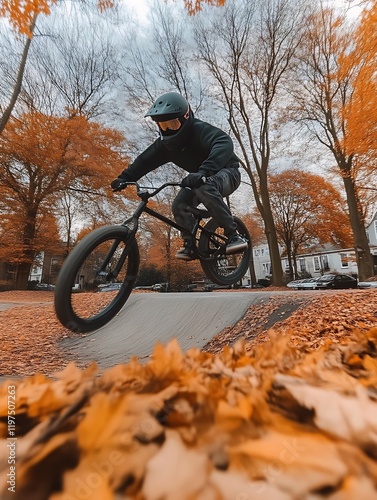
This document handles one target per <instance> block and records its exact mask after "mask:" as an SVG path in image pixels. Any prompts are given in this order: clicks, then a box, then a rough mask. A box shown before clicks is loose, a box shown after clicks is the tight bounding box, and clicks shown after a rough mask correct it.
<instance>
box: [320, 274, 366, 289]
mask: <svg viewBox="0 0 377 500" xmlns="http://www.w3.org/2000/svg"><path fill="white" fill-rule="evenodd" d="M316 287H317V289H318V290H326V289H337V290H339V289H344V288H357V279H355V278H353V277H352V276H349V275H348V274H324V275H323V276H321V277H320V278H319V279H318V281H317V284H316Z"/></svg>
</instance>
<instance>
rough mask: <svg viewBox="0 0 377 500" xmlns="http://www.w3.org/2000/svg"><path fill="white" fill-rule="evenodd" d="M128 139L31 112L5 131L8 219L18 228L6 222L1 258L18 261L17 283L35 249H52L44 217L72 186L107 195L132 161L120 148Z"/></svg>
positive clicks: (2, 184) (23, 281)
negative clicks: (41, 225) (41, 224)
mask: <svg viewBox="0 0 377 500" xmlns="http://www.w3.org/2000/svg"><path fill="white" fill-rule="evenodd" d="M123 141H124V139H123V137H122V136H121V135H120V134H119V133H117V132H115V131H113V130H111V129H106V128H104V127H102V126H100V125H98V124H95V123H90V122H88V121H87V120H86V119H85V118H84V117H78V116H77V117H73V118H69V119H65V118H56V117H51V116H46V115H43V114H40V113H30V114H27V115H23V116H21V117H20V119H11V120H10V121H9V123H8V126H7V128H6V129H5V130H4V132H3V134H2V135H1V136H0V166H1V169H0V189H1V192H2V195H3V196H2V200H3V202H2V209H3V211H5V212H6V213H7V214H8V218H7V220H6V221H5V222H8V223H9V226H10V227H13V228H14V229H13V231H12V234H10V233H9V232H6V231H4V225H3V224H2V230H3V239H2V244H1V257H2V260H4V261H8V262H12V263H14V264H17V266H18V274H17V287H18V288H25V287H26V285H27V279H28V276H29V271H30V265H31V263H32V261H33V258H34V256H35V254H36V252H38V251H39V250H48V243H49V242H48V237H47V238H46V245H45V244H44V239H45V238H44V236H45V235H44V234H43V233H41V231H38V226H39V221H44V220H47V219H46V218H47V216H48V214H50V213H54V209H55V206H56V204H57V201H58V199H59V198H60V197H61V196H62V195H63V193H64V192H66V190H67V189H81V188H83V187H84V188H85V189H87V188H88V187H90V188H91V189H92V190H96V191H98V193H100V194H101V193H102V194H104V193H107V194H108V184H109V182H110V180H111V179H112V178H113V177H114V175H116V174H117V173H118V171H119V168H122V166H123V168H124V167H126V165H127V163H128V162H127V158H125V157H123V155H122V154H121V153H120V148H121V146H122V145H123ZM42 236H43V238H42ZM42 243H43V244H42Z"/></svg>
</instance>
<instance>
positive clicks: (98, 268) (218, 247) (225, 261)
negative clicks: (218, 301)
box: [54, 182, 252, 333]
mask: <svg viewBox="0 0 377 500" xmlns="http://www.w3.org/2000/svg"><path fill="white" fill-rule="evenodd" d="M130 184H133V185H135V186H136V190H137V195H138V197H139V198H140V203H139V204H138V206H137V208H136V209H135V211H134V213H133V214H132V216H131V217H130V218H128V219H127V220H125V221H124V222H123V223H122V224H119V225H109V226H103V227H100V228H98V229H95V230H94V231H92V232H91V233H90V234H88V235H87V236H86V237H84V238H83V239H82V240H81V241H80V242H79V243H78V244H77V245H76V246H75V247H74V248H73V250H72V252H71V253H70V254H69V255H68V257H67V258H66V260H65V261H64V264H63V267H62V268H61V270H60V273H59V276H58V279H57V283H56V287H55V297H54V304H55V312H56V315H57V317H58V319H59V321H60V322H61V323H62V324H63V326H65V327H66V328H68V329H70V330H71V331H73V332H76V333H86V332H91V331H94V330H97V329H98V328H100V327H102V326H103V325H105V324H106V323H108V322H109V321H110V320H111V319H112V318H113V317H114V316H115V315H116V314H117V313H118V312H119V311H120V310H121V308H122V307H123V306H124V304H125V303H126V301H127V299H128V297H129V296H130V293H131V291H132V289H133V287H134V285H135V282H136V279H137V275H138V270H139V262H140V256H139V247H138V243H137V240H136V234H137V231H138V229H139V218H140V216H141V215H142V214H143V213H146V214H149V215H150V216H152V217H155V218H156V219H158V220H160V221H162V222H164V223H166V224H168V225H170V226H172V227H174V228H175V229H177V230H178V231H180V232H181V234H185V235H188V236H190V238H191V239H192V242H193V244H192V255H193V257H194V258H196V259H199V261H200V264H201V267H202V269H203V271H204V273H205V275H206V276H207V277H208V278H209V279H210V280H211V281H212V282H214V283H216V284H218V285H234V284H236V283H237V282H239V281H240V280H241V278H242V277H243V276H244V275H245V273H246V271H247V269H248V266H249V263H250V258H251V251H252V248H251V239H250V235H249V232H248V230H247V228H246V226H245V224H244V223H243V222H242V220H241V219H239V218H238V217H234V220H235V222H236V224H237V230H238V232H239V234H240V235H241V236H242V237H243V238H244V239H245V240H246V241H247V243H248V245H247V247H246V248H243V249H242V250H240V251H239V252H238V253H233V254H231V255H227V254H226V243H227V238H226V236H225V235H224V234H223V229H222V228H221V227H219V226H218V224H217V223H216V222H215V221H214V220H213V219H212V218H211V216H210V214H209V212H208V211H207V210H202V209H200V208H192V207H188V209H189V210H190V211H191V212H192V214H193V215H194V220H195V224H194V227H193V230H192V231H190V230H188V229H186V228H185V227H182V226H180V225H179V224H177V223H176V222H175V221H173V220H171V219H169V218H168V217H165V216H164V215H162V214H160V213H158V212H156V211H155V210H154V209H152V208H150V207H149V206H148V201H149V200H150V199H151V198H153V197H154V196H156V195H157V194H158V193H159V192H160V191H162V190H163V189H165V188H167V187H169V186H180V184H179V183H169V182H168V183H165V184H162V185H161V186H159V187H158V188H153V187H141V186H140V185H139V184H138V183H137V182H125V183H124V187H126V186H127V185H130ZM150 190H152V191H150ZM208 219H209V220H208ZM77 284H79V289H78V287H77ZM105 290H112V291H107V292H106V293H100V294H99V295H97V296H96V297H95V300H94V299H93V293H94V292H101V291H102V292H105ZM83 292H88V293H86V294H83Z"/></svg>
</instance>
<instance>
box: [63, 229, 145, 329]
mask: <svg viewBox="0 0 377 500" xmlns="http://www.w3.org/2000/svg"><path fill="white" fill-rule="evenodd" d="M110 248H112V249H113V251H112V254H111V257H109V258H108V263H107V264H106V259H105V256H106V257H108V256H109V250H110ZM139 261H140V259H139V249H138V245H137V242H136V240H135V238H134V237H132V239H131V240H130V236H129V229H128V228H126V227H124V226H105V227H101V228H99V229H96V230H94V231H93V232H92V233H90V234H89V235H88V236H86V237H85V238H84V239H83V240H82V241H80V243H79V244H78V245H77V246H75V248H74V249H73V250H72V252H71V253H70V254H69V255H68V257H67V259H66V260H65V262H64V264H63V267H62V269H61V271H60V273H59V276H58V280H57V283H56V287H55V312H56V315H57V317H58V319H59V321H60V322H61V323H62V325H63V326H65V327H66V328H68V329H69V330H72V331H73V332H75V333H85V332H91V331H94V330H97V329H98V328H100V327H101V326H103V325H105V324H106V323H108V322H109V321H110V320H111V319H112V318H113V317H114V316H115V315H116V314H117V313H118V312H119V311H120V310H121V308H122V307H123V305H124V304H125V303H126V301H127V299H128V297H129V295H130V293H131V291H132V288H133V286H134V284H135V281H136V277H137V273H138V270H139ZM116 264H118V265H119V271H118V272H117V273H116V276H114V272H112V271H111V270H113V271H114V270H115V266H116ZM101 265H102V266H104V269H103V270H102V271H101V272H100V273H99V269H100V267H101ZM77 283H79V286H80V288H79V289H75V285H76V284H77ZM106 287H107V288H106ZM112 288H113V289H114V290H113V291H106V290H111V289H112ZM104 291H106V293H104ZM95 292H101V293H95Z"/></svg>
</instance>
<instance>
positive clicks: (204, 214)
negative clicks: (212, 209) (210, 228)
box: [187, 207, 211, 219]
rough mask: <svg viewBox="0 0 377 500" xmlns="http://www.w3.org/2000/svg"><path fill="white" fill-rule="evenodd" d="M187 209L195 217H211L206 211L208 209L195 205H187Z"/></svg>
mask: <svg viewBox="0 0 377 500" xmlns="http://www.w3.org/2000/svg"><path fill="white" fill-rule="evenodd" d="M187 210H188V211H189V212H191V213H192V214H194V215H195V216H196V217H201V218H202V219H208V218H210V217H211V214H210V213H209V212H208V210H204V209H201V208H195V207H187Z"/></svg>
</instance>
